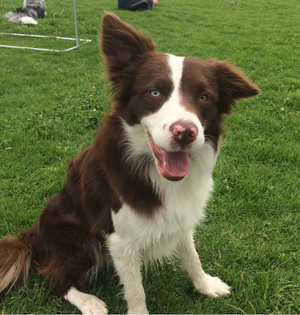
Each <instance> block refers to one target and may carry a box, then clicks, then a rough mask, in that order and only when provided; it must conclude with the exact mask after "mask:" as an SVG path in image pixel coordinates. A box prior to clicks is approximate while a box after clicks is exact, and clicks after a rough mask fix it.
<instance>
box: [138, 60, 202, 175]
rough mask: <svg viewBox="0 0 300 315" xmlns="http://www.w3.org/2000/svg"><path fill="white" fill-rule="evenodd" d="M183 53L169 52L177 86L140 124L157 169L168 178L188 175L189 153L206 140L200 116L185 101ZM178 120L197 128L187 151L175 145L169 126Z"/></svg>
mask: <svg viewBox="0 0 300 315" xmlns="http://www.w3.org/2000/svg"><path fill="white" fill-rule="evenodd" d="M183 60H184V58H183V57H176V56H173V55H169V58H168V63H169V67H170V70H171V79H172V82H173V86H174V89H173V91H172V94H171V96H170V97H169V99H168V100H167V101H166V102H165V103H164V104H163V106H162V107H161V108H160V109H159V110H158V111H157V112H155V113H154V114H151V115H149V116H146V117H144V118H142V120H141V124H142V126H143V127H144V129H145V132H146V133H148V135H149V142H150V145H151V148H152V151H153V154H154V155H155V157H156V162H157V166H158V170H159V172H160V173H161V175H163V176H164V177H166V178H167V179H169V180H180V179H182V178H184V177H185V175H186V174H187V172H188V167H189V157H190V155H191V154H193V152H195V151H197V150H199V149H200V148H201V147H202V146H203V144H204V131H203V127H202V125H201V123H200V121H199V119H198V117H197V116H196V115H195V114H194V113H192V112H190V111H188V110H187V109H186V108H185V107H184V106H183V104H182V97H181V89H180V86H181V79H182V72H183ZM179 120H184V121H188V122H191V123H193V124H194V125H196V127H197V129H198V135H197V138H196V139H195V140H194V141H193V143H191V145H190V146H189V150H188V152H183V151H179V149H178V150H176V149H174V146H172V142H173V138H172V134H171V132H170V126H171V125H172V124H173V123H176V122H178V121H179Z"/></svg>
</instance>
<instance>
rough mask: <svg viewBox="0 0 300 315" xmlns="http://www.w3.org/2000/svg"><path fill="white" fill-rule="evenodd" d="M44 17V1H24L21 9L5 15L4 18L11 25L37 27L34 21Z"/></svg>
mask: <svg viewBox="0 0 300 315" xmlns="http://www.w3.org/2000/svg"><path fill="white" fill-rule="evenodd" d="M45 15H46V5H45V1H44V0H24V3H23V7H21V8H17V9H16V10H14V11H11V12H8V13H6V14H5V17H6V18H7V20H8V21H10V22H12V23H19V24H34V25H37V24H38V22H37V21H36V19H43V18H44V17H45Z"/></svg>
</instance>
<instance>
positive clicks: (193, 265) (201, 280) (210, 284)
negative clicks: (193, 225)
mask: <svg viewBox="0 0 300 315" xmlns="http://www.w3.org/2000/svg"><path fill="white" fill-rule="evenodd" d="M178 257H179V258H180V259H181V261H182V265H183V268H184V270H185V271H186V272H187V273H188V275H189V276H190V277H191V279H192V281H193V284H194V286H195V288H196V290H197V291H198V292H200V293H202V294H206V295H208V296H211V297H213V298H219V297H221V296H223V295H228V294H230V287H229V286H228V285H227V284H226V283H224V282H223V281H221V280H220V279H219V278H218V277H212V276H210V275H209V274H207V273H205V272H204V270H203V269H202V266H201V262H200V259H199V256H198V253H197V251H196V249H195V245H194V239H193V233H192V232H190V233H188V234H187V235H186V236H185V238H184V239H183V240H182V241H181V242H180V244H179V247H178Z"/></svg>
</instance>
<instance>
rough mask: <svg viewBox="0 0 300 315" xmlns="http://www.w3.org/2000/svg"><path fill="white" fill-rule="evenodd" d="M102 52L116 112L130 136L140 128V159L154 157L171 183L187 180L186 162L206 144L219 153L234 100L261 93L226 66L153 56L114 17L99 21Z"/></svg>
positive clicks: (141, 38)
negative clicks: (225, 120)
mask: <svg viewBox="0 0 300 315" xmlns="http://www.w3.org/2000/svg"><path fill="white" fill-rule="evenodd" d="M101 49H102V51H103V52H104V55H105V61H106V67H107V72H108V78H109V80H110V81H111V83H112V86H113V98H114V101H115V105H114V111H116V113H117V114H118V115H119V116H120V117H121V118H122V119H123V120H124V122H125V124H126V126H128V130H130V128H131V127H133V129H131V130H135V131H136V130H137V129H138V128H141V127H142V132H143V133H144V136H145V135H146V137H147V139H148V141H147V143H146V144H145V145H141V147H143V148H140V151H141V153H145V154H147V152H146V151H148V154H149V153H150V154H153V156H154V157H155V160H156V162H157V163H156V164H157V168H158V170H159V172H160V174H161V175H162V176H164V177H165V178H167V179H169V180H173V181H175V180H180V179H182V178H184V177H185V175H186V174H187V172H188V168H189V160H190V156H191V155H193V154H194V153H195V152H197V151H199V150H200V149H201V148H202V147H203V145H204V143H205V142H209V143H210V144H211V145H212V146H213V147H214V149H215V150H216V151H217V147H218V143H219V138H220V136H221V132H222V126H221V125H222V117H223V115H224V114H229V113H230V111H231V106H232V105H234V103H235V100H236V99H239V98H247V97H250V96H254V95H257V94H258V93H259V89H258V87H257V86H255V85H254V84H253V83H251V82H250V81H249V80H248V79H247V78H246V77H245V76H244V74H243V73H242V72H241V71H240V70H238V69H236V68H235V67H233V66H232V65H230V64H228V63H226V62H220V61H217V60H207V61H202V60H199V59H196V58H192V57H176V56H173V55H168V54H164V53H159V52H155V46H154V43H153V41H152V39H151V37H150V36H149V35H147V34H140V33H138V32H137V31H136V30H135V29H134V28H133V27H131V26H130V25H128V24H126V23H124V22H122V21H121V20H120V19H119V18H118V17H116V16H115V15H113V14H109V13H108V14H106V15H105V16H104V18H103V32H102V39H101ZM135 131H133V133H134V132H135ZM144 138H145V137H144ZM143 150H144V151H145V152H142V151H143Z"/></svg>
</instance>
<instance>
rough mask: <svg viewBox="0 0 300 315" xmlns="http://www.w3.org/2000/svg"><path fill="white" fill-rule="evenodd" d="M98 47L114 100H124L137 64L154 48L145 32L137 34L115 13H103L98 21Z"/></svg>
mask: <svg viewBox="0 0 300 315" xmlns="http://www.w3.org/2000/svg"><path fill="white" fill-rule="evenodd" d="M100 47H101V50H102V51H103V53H104V57H105V63H106V68H107V74H108V79H109V80H110V81H111V83H112V85H113V96H114V99H115V100H121V101H126V100H127V98H128V96H129V95H128V93H129V89H130V84H131V83H132V81H133V79H134V76H135V74H136V71H137V68H138V67H139V65H141V64H142V63H143V62H144V61H145V60H146V58H147V53H149V52H153V51H155V46H154V42H153V40H152V39H151V37H150V36H149V35H147V34H140V33H139V32H137V30H136V29H134V28H133V27H132V26H130V25H129V24H127V23H125V22H123V21H121V20H120V19H119V18H118V17H117V16H116V15H114V14H112V13H106V14H105V15H104V17H103V21H102V36H101V41H100Z"/></svg>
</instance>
